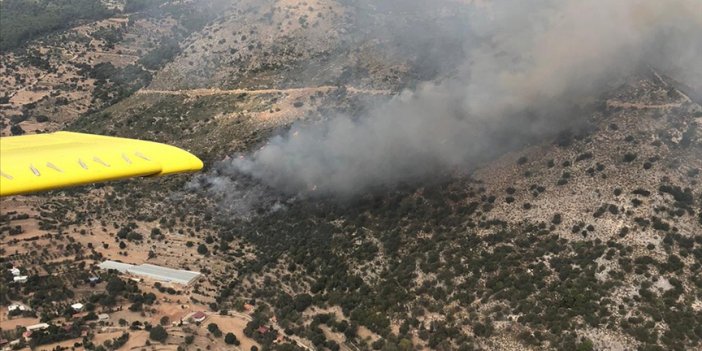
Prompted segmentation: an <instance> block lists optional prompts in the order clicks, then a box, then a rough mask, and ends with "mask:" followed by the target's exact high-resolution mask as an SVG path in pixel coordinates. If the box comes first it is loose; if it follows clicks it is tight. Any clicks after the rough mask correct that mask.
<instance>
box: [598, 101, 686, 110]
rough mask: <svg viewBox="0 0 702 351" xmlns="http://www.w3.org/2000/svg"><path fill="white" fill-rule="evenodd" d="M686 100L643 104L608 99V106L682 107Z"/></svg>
mask: <svg viewBox="0 0 702 351" xmlns="http://www.w3.org/2000/svg"><path fill="white" fill-rule="evenodd" d="M686 101H687V100H685V101H682V102H674V103H669V104H642V103H634V102H623V101H616V100H607V107H621V108H633V109H664V108H673V107H680V106H682V104H683V103H685V102H686Z"/></svg>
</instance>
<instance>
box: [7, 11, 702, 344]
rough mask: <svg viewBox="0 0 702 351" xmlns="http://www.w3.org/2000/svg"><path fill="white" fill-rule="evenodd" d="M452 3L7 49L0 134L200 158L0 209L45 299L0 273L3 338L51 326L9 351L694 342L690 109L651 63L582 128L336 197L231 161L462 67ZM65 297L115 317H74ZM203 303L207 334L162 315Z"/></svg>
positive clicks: (142, 30)
mask: <svg viewBox="0 0 702 351" xmlns="http://www.w3.org/2000/svg"><path fill="white" fill-rule="evenodd" d="M135 4H136V5H139V6H136V5H135ZM465 6H473V5H466V4H465V3H464V2H452V1H451V2H447V4H446V5H445V7H441V8H437V9H433V10H432V9H431V8H427V7H422V6H421V5H418V8H414V9H411V8H410V9H406V11H407V12H408V13H407V14H405V15H403V16H402V17H401V18H402V21H392V19H395V18H397V17H395V16H394V15H393V16H391V15H390V14H391V13H392V12H393V9H394V7H393V6H392V1H387V2H380V3H378V4H373V5H369V4H368V3H366V2H363V1H335V0H307V1H302V2H295V1H289V0H275V1H274V0H270V1H263V2H261V1H247V0H242V1H236V2H232V3H228V4H226V6H224V5H222V4H217V3H215V2H203V3H197V4H195V3H192V2H188V1H172V2H171V1H168V2H161V1H157V2H148V1H147V2H130V1H127V2H125V3H122V2H117V3H112V4H111V5H110V8H113V9H114V11H115V12H114V13H112V14H110V16H108V17H107V18H101V19H97V20H94V21H93V20H84V21H81V22H80V23H75V25H73V26H69V27H70V28H67V29H62V30H58V31H54V32H49V33H46V34H43V35H41V36H38V37H37V38H33V39H32V40H29V41H27V42H26V43H25V44H24V45H22V46H19V47H17V48H13V49H12V50H10V51H8V52H3V54H2V56H1V57H0V63H1V66H0V70H1V72H2V74H1V75H2V78H0V79H2V80H1V81H0V87H1V88H0V98H2V97H3V96H4V100H3V101H1V102H3V104H2V105H1V106H0V108H2V110H1V111H2V123H3V135H10V134H21V133H33V132H41V131H53V130H59V129H68V130H73V131H83V132H91V133H101V134H108V135H120V136H126V137H134V138H143V139H149V140H155V141H161V142H168V143H171V144H174V145H178V146H180V147H184V148H186V149H188V150H191V151H192V152H194V153H195V154H197V155H198V156H200V157H202V158H203V160H205V162H206V164H207V166H206V169H205V170H204V171H203V172H202V174H200V175H183V176H175V177H170V178H163V179H143V180H134V181H120V182H113V183H106V184H98V185H93V186H86V187H80V188H73V189H66V190H60V191H53V192H49V193H46V194H38V195H31V196H21V197H11V198H3V199H2V208H1V215H2V216H1V217H0V220H1V222H0V241H1V242H2V248H1V249H0V251H1V252H2V255H1V256H2V264H3V269H5V268H7V269H9V268H12V267H19V268H20V269H21V271H22V272H26V275H28V276H30V277H31V278H30V279H33V280H32V282H33V283H34V284H29V285H23V284H21V283H17V282H13V281H12V276H11V275H10V274H9V273H8V272H5V270H3V279H4V280H3V284H1V285H0V301H2V304H3V305H4V306H5V305H10V304H11V303H23V304H26V305H27V306H30V307H31V308H32V310H33V312H29V313H23V314H22V315H12V316H10V317H8V315H9V311H7V310H6V309H5V308H4V307H3V309H2V310H1V312H2V317H1V318H2V319H0V321H1V324H2V326H1V329H2V330H1V331H0V335H1V336H0V339H6V340H7V341H12V340H20V339H22V338H21V337H20V336H21V335H22V333H23V332H24V330H25V329H24V328H25V327H27V326H29V325H31V324H35V323H38V322H40V321H41V322H50V323H52V324H55V325H60V326H64V327H63V328H59V329H62V330H65V331H66V332H65V333H59V332H56V333H55V335H54V336H55V338H53V339H52V338H48V337H47V338H40V337H36V336H35V338H34V339H27V340H26V341H21V342H20V343H19V344H17V346H15V347H17V348H21V347H25V346H31V347H34V348H43V349H53V348H54V347H56V346H58V345H62V346H63V347H67V348H70V347H75V348H81V347H82V348H85V349H95V350H97V349H99V348H102V349H137V348H138V349H153V350H155V349H159V350H161V349H173V350H175V349H178V350H185V349H192V350H195V349H202V348H208V349H209V348H214V349H226V348H229V347H233V345H236V346H237V347H239V349H243V350H247V351H248V350H250V349H251V350H253V349H254V347H255V348H256V349H275V350H297V349H305V350H324V349H329V350H354V351H357V350H371V349H375V350H413V349H438V350H455V349H460V350H473V349H476V350H542V349H557V350H693V349H699V348H700V347H702V344H701V343H700V340H702V327H700V326H702V279H701V278H700V271H701V270H702V186H701V185H700V182H701V181H702V174H701V172H702V133H701V132H700V131H699V130H700V128H702V107H701V106H700V103H702V102H701V101H700V100H699V96H700V92H699V91H697V90H695V87H694V84H684V83H680V76H679V75H677V74H676V72H663V71H661V70H658V69H657V68H656V67H646V66H644V67H641V68H640V69H638V70H636V71H635V72H634V73H632V75H631V76H628V77H627V79H626V80H625V82H623V83H622V84H621V85H618V86H616V87H613V88H611V89H609V90H608V91H603V92H601V95H600V96H597V97H595V98H594V99H593V100H594V102H593V103H591V104H589V105H588V106H587V107H585V108H582V109H580V110H578V111H576V112H572V113H573V114H579V115H578V118H580V120H581V121H582V123H578V124H574V125H571V126H564V127H563V128H562V130H561V131H560V132H559V133H556V134H547V135H544V137H543V138H541V139H540V140H530V141H529V142H528V143H525V144H524V145H521V146H520V147H518V148H514V149H513V150H511V151H510V152H507V153H505V154H502V155H501V156H500V157H498V158H497V159H493V160H488V161H485V162H483V163H481V164H479V165H471V167H470V168H461V169H453V170H450V171H437V172H436V174H435V175H434V176H433V177H432V179H423V180H422V181H421V182H415V183H411V182H410V183H402V184H398V185H394V186H391V187H388V188H384V189H381V190H380V191H368V192H365V193H362V194H358V196H356V197H354V198H352V199H346V200H344V201H340V200H338V199H335V198H333V197H331V196H321V197H315V196H295V195H291V194H286V193H281V192H279V191H277V190H275V189H271V188H269V187H267V186H266V185H264V184H261V183H260V182H258V181H257V180H256V179H252V178H251V177H248V176H246V175H236V173H234V174H232V173H231V172H227V171H226V168H227V165H228V163H227V160H229V159H231V158H233V157H239V156H240V155H242V154H247V153H249V152H251V151H252V150H255V149H257V148H260V147H261V146H262V145H265V143H266V141H267V140H268V139H269V138H270V137H271V136H273V135H276V134H279V133H280V132H281V131H282V130H286V129H287V128H289V127H290V125H291V124H292V123H294V122H299V121H305V122H307V123H317V122H319V121H323V120H325V119H326V118H329V116H332V115H337V114H344V115H349V116H351V117H352V118H353V117H355V116H361V115H363V114H364V113H365V112H366V111H367V110H368V109H370V108H372V107H373V106H377V105H378V104H381V103H383V102H385V101H387V100H389V99H392V97H393V96H396V95H397V94H399V93H400V92H401V91H403V90H405V89H412V88H413V87H414V86H415V85H417V84H418V83H419V82H421V81H426V80H441V79H442V78H445V77H448V76H451V75H452V74H455V70H454V69H453V68H451V67H452V66H453V63H455V62H458V60H460V56H461V55H460V53H459V52H460V50H447V49H448V48H455V47H456V46H457V45H459V44H458V41H457V40H458V39H456V40H453V38H452V37H451V35H452V34H454V33H455V30H453V27H454V26H459V25H460V20H461V16H460V15H461V13H462V11H469V10H467V9H470V7H468V8H466V7H465ZM475 6H480V5H475ZM130 9H132V10H133V11H129V10H130ZM369 9H370V10H369ZM436 23H440V25H437V24H436ZM434 26H437V27H438V28H435V27H434ZM389 28H393V29H394V30H397V31H398V32H401V33H407V34H406V36H386V35H383V33H385V32H384V30H388V29H389ZM422 33H446V36H445V37H443V38H444V39H445V40H441V41H436V40H424V39H426V38H422V35H423V34H422ZM429 39H431V38H429ZM451 55H456V57H455V58H454V57H451ZM437 57H443V58H444V59H442V60H441V62H442V65H435V64H431V62H435V61H437V60H436V58H437ZM666 73H670V74H676V75H675V77H674V78H672V77H671V76H668V75H666ZM105 259H111V260H120V261H122V262H127V263H136V264H140V263H144V262H148V263H153V264H159V265H163V266H168V267H173V268H183V269H189V270H196V271H200V272H202V273H203V274H204V278H203V279H201V280H200V281H198V282H196V283H195V284H193V285H192V286H189V287H179V286H175V285H169V284H165V285H161V284H160V283H155V282H152V281H142V282H139V283H134V282H132V281H130V280H129V279H127V278H126V277H124V276H120V275H118V274H115V273H114V272H105V271H101V270H99V269H98V268H97V267H96V265H97V264H98V263H99V262H102V261H103V260H105ZM23 274H24V273H23ZM92 276H100V278H101V282H99V283H97V284H93V283H90V282H89V280H88V279H89V278H90V277H92ZM120 282H121V283H120ZM169 288H170V290H169ZM152 295H153V296H152ZM75 301H82V302H84V303H86V304H88V303H90V304H91V308H92V310H91V312H93V311H94V312H96V313H97V312H105V313H109V314H110V320H109V321H96V320H93V319H92V317H91V318H87V316H86V315H77V316H76V315H74V314H72V313H71V311H70V310H69V308H68V307H69V305H70V304H68V302H71V303H72V302H75ZM201 310H202V311H206V312H207V314H208V317H207V318H208V319H209V320H208V321H206V322H203V324H202V325H200V324H191V325H180V324H178V323H175V324H173V323H170V322H171V321H177V320H180V319H181V318H184V316H186V315H187V314H188V313H191V312H194V311H201ZM163 317H167V318H168V319H167V320H165V323H164V322H163V321H164V320H163V319H162V318H163ZM122 321H124V322H122ZM210 323H214V324H215V327H216V328H215V327H210ZM66 325H75V326H77V327H76V328H73V329H75V330H73V329H70V327H68V328H66V327H65V326H66ZM160 325H162V326H163V329H164V330H165V331H166V332H167V337H166V338H165V339H163V340H161V339H160V338H159V336H158V335H156V334H155V333H153V332H151V331H152V330H154V329H157V328H156V327H157V326H160ZM78 326H80V327H78ZM83 332H84V333H83ZM227 332H232V333H233V334H234V335H235V339H236V340H237V342H238V344H235V343H233V342H232V343H230V342H228V341H227V337H228V336H227V337H225V336H223V335H222V334H226V333H227ZM124 333H128V334H129V335H128V336H127V337H126V341H125V340H124V339H119V338H120V337H121V336H122V335H124ZM31 340H34V341H31ZM229 340H230V341H231V338H230V339H229ZM106 341H109V342H106ZM125 345H126V346H125Z"/></svg>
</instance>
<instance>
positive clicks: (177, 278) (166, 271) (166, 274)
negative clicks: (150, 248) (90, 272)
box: [98, 261, 202, 285]
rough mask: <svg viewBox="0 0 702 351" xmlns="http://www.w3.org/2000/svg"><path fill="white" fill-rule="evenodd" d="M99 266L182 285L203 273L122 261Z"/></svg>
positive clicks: (104, 263)
mask: <svg viewBox="0 0 702 351" xmlns="http://www.w3.org/2000/svg"><path fill="white" fill-rule="evenodd" d="M98 267H100V268H102V269H114V270H116V271H119V272H121V273H126V274H131V275H134V276H138V277H144V278H149V279H153V280H158V281H162V282H169V283H176V284H181V285H190V284H192V283H193V282H195V281H196V280H197V279H199V278H200V276H201V275H202V273H200V272H193V271H186V270H183V269H173V268H168V267H161V266H156V265H153V264H148V263H145V264H141V265H138V266H135V265H131V264H126V263H122V262H116V261H105V262H102V263H100V264H99V265H98Z"/></svg>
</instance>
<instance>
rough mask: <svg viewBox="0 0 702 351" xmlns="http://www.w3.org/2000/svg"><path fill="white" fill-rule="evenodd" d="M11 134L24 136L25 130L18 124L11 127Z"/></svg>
mask: <svg viewBox="0 0 702 351" xmlns="http://www.w3.org/2000/svg"><path fill="white" fill-rule="evenodd" d="M10 134H12V135H22V134H24V129H22V127H20V126H19V125H17V124H14V125H13V126H12V127H10Z"/></svg>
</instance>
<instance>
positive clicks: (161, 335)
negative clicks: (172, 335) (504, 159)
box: [149, 325, 168, 342]
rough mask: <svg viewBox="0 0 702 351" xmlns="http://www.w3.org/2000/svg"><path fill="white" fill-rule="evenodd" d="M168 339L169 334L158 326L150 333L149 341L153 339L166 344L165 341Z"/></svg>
mask: <svg viewBox="0 0 702 351" xmlns="http://www.w3.org/2000/svg"><path fill="white" fill-rule="evenodd" d="M167 338H168V332H167V331H166V329H165V328H163V326H161V325H157V326H155V327H153V328H151V331H149V339H151V340H155V341H158V342H164V341H166V339H167Z"/></svg>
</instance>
